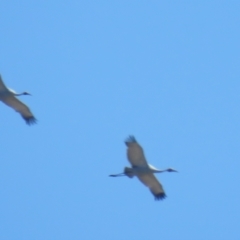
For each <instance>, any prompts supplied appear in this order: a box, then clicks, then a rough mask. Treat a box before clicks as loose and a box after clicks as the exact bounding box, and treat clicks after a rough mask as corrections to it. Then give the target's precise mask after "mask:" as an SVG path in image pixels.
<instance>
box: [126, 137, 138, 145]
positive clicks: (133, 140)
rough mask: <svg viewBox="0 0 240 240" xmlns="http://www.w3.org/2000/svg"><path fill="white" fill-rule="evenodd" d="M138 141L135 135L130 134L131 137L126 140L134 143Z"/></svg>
mask: <svg viewBox="0 0 240 240" xmlns="http://www.w3.org/2000/svg"><path fill="white" fill-rule="evenodd" d="M134 142H137V140H136V138H135V137H134V136H133V135H129V137H128V138H127V139H126V140H125V143H126V144H127V143H134Z"/></svg>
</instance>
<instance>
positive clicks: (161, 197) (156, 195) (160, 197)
mask: <svg viewBox="0 0 240 240" xmlns="http://www.w3.org/2000/svg"><path fill="white" fill-rule="evenodd" d="M154 196H155V200H157V201H158V200H163V199H165V198H166V197H167V195H166V194H165V193H158V194H154Z"/></svg>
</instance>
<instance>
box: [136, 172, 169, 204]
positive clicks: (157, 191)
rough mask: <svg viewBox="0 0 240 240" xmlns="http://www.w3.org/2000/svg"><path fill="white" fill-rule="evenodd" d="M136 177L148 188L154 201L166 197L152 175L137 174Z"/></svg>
mask: <svg viewBox="0 0 240 240" xmlns="http://www.w3.org/2000/svg"><path fill="white" fill-rule="evenodd" d="M137 177H138V179H139V180H140V181H141V182H142V183H143V184H144V185H146V186H147V187H149V189H150V191H151V192H152V194H153V195H154V197H155V199H156V200H162V199H164V198H165V197H166V194H165V192H164V190H163V187H162V185H161V183H160V182H159V181H158V180H157V178H156V177H155V176H154V175H153V174H152V173H144V174H139V175H138V176H137Z"/></svg>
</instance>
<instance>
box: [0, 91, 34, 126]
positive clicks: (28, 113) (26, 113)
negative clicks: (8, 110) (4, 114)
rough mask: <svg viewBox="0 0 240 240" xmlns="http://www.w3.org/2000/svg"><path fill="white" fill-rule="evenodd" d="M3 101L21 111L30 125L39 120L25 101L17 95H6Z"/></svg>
mask: <svg viewBox="0 0 240 240" xmlns="http://www.w3.org/2000/svg"><path fill="white" fill-rule="evenodd" d="M3 102H4V103H5V104H6V105H8V106H9V107H12V108H13V109H15V110H16V111H17V112H19V113H20V114H21V116H22V117H23V119H24V120H25V121H26V123H27V124H28V125H31V124H34V123H36V122H37V120H36V118H35V117H34V116H33V114H32V112H31V111H30V109H29V108H28V107H27V106H26V105H25V104H24V103H22V102H21V101H19V100H18V99H17V98H16V97H14V96H11V97H6V98H5V99H4V100H3Z"/></svg>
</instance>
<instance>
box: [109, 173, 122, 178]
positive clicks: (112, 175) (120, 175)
mask: <svg viewBox="0 0 240 240" xmlns="http://www.w3.org/2000/svg"><path fill="white" fill-rule="evenodd" d="M124 176H126V175H125V173H118V174H110V175H109V177H124Z"/></svg>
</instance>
